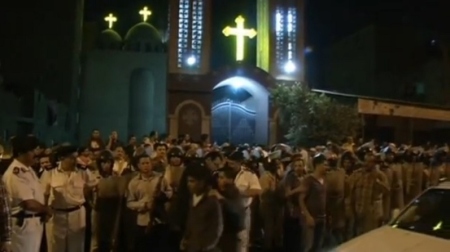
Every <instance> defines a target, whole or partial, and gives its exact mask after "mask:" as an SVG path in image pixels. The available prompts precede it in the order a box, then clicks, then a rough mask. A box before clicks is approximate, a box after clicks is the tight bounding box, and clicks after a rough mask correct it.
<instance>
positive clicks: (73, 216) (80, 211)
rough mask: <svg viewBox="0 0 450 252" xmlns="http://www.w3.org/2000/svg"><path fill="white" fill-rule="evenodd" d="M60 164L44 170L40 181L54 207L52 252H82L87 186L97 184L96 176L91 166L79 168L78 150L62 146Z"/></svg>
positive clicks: (50, 237) (51, 221) (50, 242)
mask: <svg viewBox="0 0 450 252" xmlns="http://www.w3.org/2000/svg"><path fill="white" fill-rule="evenodd" d="M56 156H57V158H58V160H59V164H58V167H57V168H56V169H53V170H49V171H45V172H44V174H42V177H41V183H42V185H43V186H44V188H45V195H46V197H49V198H48V199H49V201H48V204H49V206H51V207H52V209H53V213H54V215H53V217H52V219H50V223H49V224H51V228H49V230H50V232H48V233H47V235H48V240H49V245H50V247H49V251H53V252H59V251H66V252H82V251H84V240H85V231H86V211H85V208H84V206H83V204H84V203H85V201H86V200H85V197H84V193H85V189H89V188H92V187H94V186H96V184H97V179H96V177H95V176H94V175H93V174H92V173H91V171H90V170H89V169H85V170H82V169H80V168H77V166H76V164H77V162H76V160H77V149H76V148H75V147H73V146H61V147H60V148H59V149H57V151H56Z"/></svg>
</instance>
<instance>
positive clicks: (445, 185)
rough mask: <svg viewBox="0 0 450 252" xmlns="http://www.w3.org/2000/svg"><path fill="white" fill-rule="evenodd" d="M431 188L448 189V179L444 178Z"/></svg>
mask: <svg viewBox="0 0 450 252" xmlns="http://www.w3.org/2000/svg"><path fill="white" fill-rule="evenodd" d="M433 188H437V189H445V190H450V180H445V181H443V182H441V183H439V184H438V185H437V186H435V187H433Z"/></svg>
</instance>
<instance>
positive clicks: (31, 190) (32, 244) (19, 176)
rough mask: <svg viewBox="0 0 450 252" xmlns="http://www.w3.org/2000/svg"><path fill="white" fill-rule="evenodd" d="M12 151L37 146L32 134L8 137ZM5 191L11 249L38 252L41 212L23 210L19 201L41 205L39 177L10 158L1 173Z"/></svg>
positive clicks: (41, 227)
mask: <svg viewBox="0 0 450 252" xmlns="http://www.w3.org/2000/svg"><path fill="white" fill-rule="evenodd" d="M12 145H13V151H14V153H16V154H20V153H26V152H28V151H32V150H34V149H35V148H36V147H37V141H36V139H35V138H33V137H16V138H14V139H13V140H12ZM3 182H4V183H5V186H6V190H7V191H8V195H9V200H10V204H11V215H12V216H13V218H12V221H13V230H12V239H11V240H12V241H11V242H12V251H17V252H38V251H39V249H40V245H41V240H42V233H43V229H44V226H43V222H42V213H37V212H31V211H27V210H25V209H24V208H22V206H20V204H21V203H22V202H24V201H28V200H35V201H37V202H39V203H41V204H42V205H44V201H45V200H44V190H43V189H42V186H41V185H40V183H39V178H38V176H37V175H36V173H35V172H34V170H33V169H32V168H31V167H30V166H26V165H24V164H22V163H21V162H19V161H18V160H17V159H14V160H13V161H12V163H11V164H10V165H9V166H8V168H7V169H6V171H5V174H4V175H3Z"/></svg>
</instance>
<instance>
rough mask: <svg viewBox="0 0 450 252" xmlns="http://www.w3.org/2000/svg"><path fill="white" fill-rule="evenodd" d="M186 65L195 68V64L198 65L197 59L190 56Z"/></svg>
mask: <svg viewBox="0 0 450 252" xmlns="http://www.w3.org/2000/svg"><path fill="white" fill-rule="evenodd" d="M186 63H187V64H188V65H189V66H193V65H195V63H197V59H196V58H195V57H194V56H189V58H187V60H186Z"/></svg>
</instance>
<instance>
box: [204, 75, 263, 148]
mask: <svg viewBox="0 0 450 252" xmlns="http://www.w3.org/2000/svg"><path fill="white" fill-rule="evenodd" d="M268 97H269V94H268V92H267V90H266V89H265V88H264V87H262V86H261V85H260V84H259V83H256V82H254V81H252V80H250V79H247V78H243V77H232V78H229V79H227V80H225V81H223V82H221V83H219V84H218V85H217V86H216V87H215V88H214V89H213V103H212V106H211V107H212V108H211V116H212V140H213V141H214V142H216V143H218V144H222V143H224V142H230V143H233V144H243V143H248V144H267V141H268V132H269V130H268V110H269V105H268V100H269V99H268Z"/></svg>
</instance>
